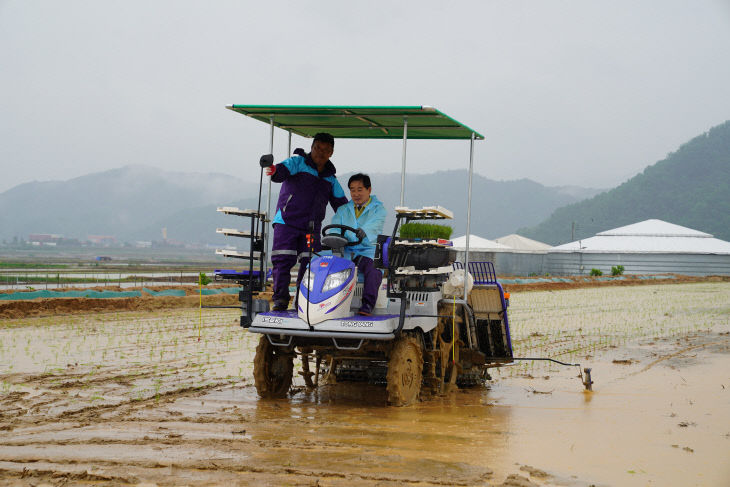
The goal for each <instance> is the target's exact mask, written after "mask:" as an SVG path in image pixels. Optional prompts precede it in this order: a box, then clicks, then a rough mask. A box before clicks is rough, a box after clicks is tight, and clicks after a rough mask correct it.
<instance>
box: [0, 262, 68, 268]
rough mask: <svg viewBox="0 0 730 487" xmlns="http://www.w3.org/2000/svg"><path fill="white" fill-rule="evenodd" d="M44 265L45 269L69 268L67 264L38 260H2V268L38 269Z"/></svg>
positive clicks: (0, 263) (0, 266) (0, 265)
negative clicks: (39, 262)
mask: <svg viewBox="0 0 730 487" xmlns="http://www.w3.org/2000/svg"><path fill="white" fill-rule="evenodd" d="M38 267H43V268H44V269H67V268H68V265H66V264H41V265H39V264H38V263H37V262H36V263H33V262H2V261H0V269H37V268H38Z"/></svg>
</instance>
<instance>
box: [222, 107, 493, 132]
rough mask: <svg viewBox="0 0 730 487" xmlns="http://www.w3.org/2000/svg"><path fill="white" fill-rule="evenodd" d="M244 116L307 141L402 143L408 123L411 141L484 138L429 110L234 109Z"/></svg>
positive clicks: (417, 108)
mask: <svg viewBox="0 0 730 487" xmlns="http://www.w3.org/2000/svg"><path fill="white" fill-rule="evenodd" d="M226 108H228V109H229V110H233V111H234V112H238V113H242V114H244V115H247V116H249V117H252V118H255V119H256V120H260V121H262V122H264V123H266V124H269V123H270V122H271V119H272V118H273V120H274V125H275V126H277V127H279V128H281V129H283V130H288V131H289V132H291V133H293V134H297V135H301V136H303V137H314V134H316V133H317V132H328V133H330V134H332V135H333V136H334V137H335V138H340V139H402V138H403V120H404V118H407V120H408V138H409V139H470V138H471V135H472V133H473V134H474V137H475V138H476V139H478V140H481V139H484V136H483V135H482V134H480V133H478V132H476V131H475V130H472V129H470V128H469V127H467V126H466V125H464V124H462V123H460V122H458V121H456V120H454V119H453V118H451V117H449V116H448V115H446V114H445V113H442V112H440V111H438V110H437V109H435V108H433V107H428V106H411V107H378V106H314V105H230V106H227V107H226Z"/></svg>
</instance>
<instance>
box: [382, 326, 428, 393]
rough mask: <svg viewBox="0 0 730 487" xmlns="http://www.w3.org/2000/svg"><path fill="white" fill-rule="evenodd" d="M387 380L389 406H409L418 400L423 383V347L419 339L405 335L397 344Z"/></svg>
mask: <svg viewBox="0 0 730 487" xmlns="http://www.w3.org/2000/svg"><path fill="white" fill-rule="evenodd" d="M386 380H387V384H388V385H387V388H386V389H387V391H388V404H390V405H392V406H408V405H410V404H413V403H415V402H416V401H417V400H418V395H419V393H420V392H421V382H423V347H422V346H421V341H420V340H419V339H418V338H417V337H414V336H409V335H404V336H402V337H401V338H399V339H398V341H397V342H396V343H395V345H394V346H393V350H392V351H391V353H390V359H389V360H388V373H387V375H386Z"/></svg>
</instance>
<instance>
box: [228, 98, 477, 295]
mask: <svg viewBox="0 0 730 487" xmlns="http://www.w3.org/2000/svg"><path fill="white" fill-rule="evenodd" d="M261 107H265V106H261ZM226 108H228V109H231V110H238V108H237V106H236V105H229V106H227V107H226ZM278 108H280V109H282V110H283V109H285V108H291V109H292V110H294V111H296V109H297V108H306V107H278ZM317 108H319V109H322V110H335V109H338V110H343V113H342V114H341V116H343V117H350V118H357V119H359V120H361V121H363V122H366V123H370V124H371V125H372V127H371V128H373V129H382V130H383V131H384V132H385V133H386V134H387V129H388V128H400V126H396V125H395V124H393V125H388V126H387V127H386V126H379V125H375V124H374V123H373V122H372V121H370V120H368V119H367V118H366V117H367V116H368V114H367V113H351V112H348V111H347V110H346V109H347V107H317ZM352 108H353V109H355V108H358V109H367V108H372V109H373V110H375V109H377V108H378V107H352ZM406 108H410V109H414V108H421V109H424V110H426V111H427V112H429V113H432V112H438V113H441V112H439V111H438V110H436V109H434V108H432V107H427V106H422V107H406ZM242 113H245V112H242ZM276 113H277V114H279V113H282V112H276ZM429 113H423V114H420V113H409V114H407V115H396V114H382V113H377V116H379V117H395V116H402V117H403V125H402V127H403V149H402V156H401V187H400V206H404V205H405V180H406V162H407V157H406V155H407V148H408V118H409V117H419V116H428V114H429ZM245 114H246V115H249V116H251V117H253V114H249V113H245ZM274 114H275V113H274V110H272V111H271V112H270V113H269V126H270V137H269V153H270V154H273V153H274V128H275V127H277V126H278V127H279V128H281V129H282V130H286V132H287V133H288V148H287V157H289V156H290V155H291V136H292V132H296V128H297V127H302V126H296V125H282V124H279V125H277V124H276V123H275V121H274ZM374 114H375V113H374ZM259 115H261V114H259ZM286 115H287V116H311V115H310V114H303V113H302V114H298V113H290V112H289V113H286ZM443 115H444V116H446V117H447V118H449V119H450V117H448V116H447V115H445V114H443ZM451 120H453V119H451ZM454 121H455V120H454ZM455 122H456V121H455ZM456 123H459V122H456ZM460 125H461V124H460ZM461 126H462V127H464V128H467V129H468V130H470V131H471V136H470V138H469V183H468V196H467V211H466V248H465V251H464V282H465V283H466V282H467V279H468V276H467V272H468V270H467V269H468V268H469V233H470V231H471V197H472V180H473V176H474V141H475V140H483V139H484V136H482V135H481V134H479V133H477V132H476V131H474V130H472V129H470V128H469V127H466V126H465V125H461ZM308 127H318V128H321V129H322V130H326V129H327V126H325V125H323V126H321V127H320V126H319V125H308ZM434 128H438V127H434ZM300 135H301V134H300ZM376 138H383V139H386V138H388V137H376ZM443 139H444V140H446V139H447V138H446V137H444V138H443ZM452 140H453V139H452ZM265 221H266V232H265V241H264V249H265V251H266V253H267V254H268V253H269V252H268V250H269V234H270V232H271V221H272V218H271V178H270V177H269V184H268V189H267V203H266V219H265ZM263 260H264V261H265V262H264V263H263V273H264V275H266V272H267V270H268V259H263ZM459 301H460V302H461V303H463V304H465V303H466V302H467V286H464V296H463V299H462V300H459Z"/></svg>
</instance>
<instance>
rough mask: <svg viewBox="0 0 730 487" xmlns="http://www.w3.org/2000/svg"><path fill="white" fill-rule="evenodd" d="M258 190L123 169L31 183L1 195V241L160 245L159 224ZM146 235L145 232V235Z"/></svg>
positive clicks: (219, 177)
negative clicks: (107, 238) (91, 239)
mask: <svg viewBox="0 0 730 487" xmlns="http://www.w3.org/2000/svg"><path fill="white" fill-rule="evenodd" d="M253 191H258V185H254V184H251V183H247V182H243V181H241V180H240V179H237V178H234V177H232V176H229V175H227V174H216V173H208V174H203V173H181V172H169V171H163V170H160V169H156V168H153V167H147V166H125V167H122V168H119V169H113V170H110V171H104V172H99V173H93V174H88V175H85V176H81V177H78V178H74V179H70V180H68V181H47V182H31V183H25V184H21V185H18V186H16V187H14V188H11V189H9V190H8V191H5V192H4V193H0V238H2V239H6V240H10V239H12V238H13V237H14V236H19V237H23V238H27V236H28V234H31V233H55V234H61V235H63V236H65V237H69V238H73V237H75V238H82V239H84V238H86V236H87V235H100V234H101V235H113V236H116V237H117V238H118V239H120V240H128V239H134V238H139V239H146V240H151V239H155V240H160V239H161V228H162V227H153V224H154V223H155V222H156V221H157V220H159V219H160V218H164V217H165V216H167V215H172V214H175V213H177V212H179V211H180V210H181V209H184V208H192V207H197V206H200V205H204V204H210V203H214V202H227V201H232V200H235V199H240V198H241V196H243V195H247V194H251V193H252V192H253ZM143 229H147V231H143Z"/></svg>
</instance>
